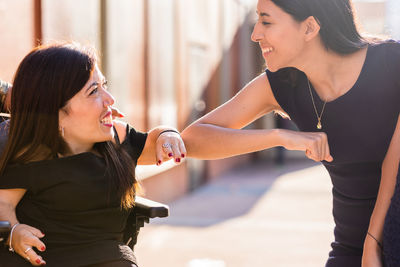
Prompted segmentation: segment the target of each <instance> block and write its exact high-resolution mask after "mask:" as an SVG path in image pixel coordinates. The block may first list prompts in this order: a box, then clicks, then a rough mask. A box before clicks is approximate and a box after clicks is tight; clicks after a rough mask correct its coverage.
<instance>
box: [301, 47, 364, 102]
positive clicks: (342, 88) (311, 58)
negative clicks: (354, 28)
mask: <svg viewBox="0 0 400 267" xmlns="http://www.w3.org/2000/svg"><path fill="white" fill-rule="evenodd" d="M366 52H367V48H364V49H361V50H359V51H357V52H354V53H352V54H348V55H340V54H337V53H334V52H331V51H327V50H326V49H325V47H323V46H322V45H319V46H318V47H315V46H314V47H310V49H308V51H306V52H305V53H304V57H303V64H301V65H298V66H297V67H296V68H298V69H299V70H301V71H303V72H304V73H305V74H306V75H307V77H308V79H309V81H310V83H311V84H312V85H313V87H314V89H315V91H316V92H317V94H318V96H319V97H320V98H321V100H323V101H327V102H329V101H333V100H335V99H336V98H338V97H340V96H341V95H343V94H345V93H346V92H347V91H349V90H350V89H351V88H352V87H353V85H354V84H355V82H356V81H357V79H358V77H359V75H360V73H361V70H362V67H363V65H364V61H365V57H366Z"/></svg>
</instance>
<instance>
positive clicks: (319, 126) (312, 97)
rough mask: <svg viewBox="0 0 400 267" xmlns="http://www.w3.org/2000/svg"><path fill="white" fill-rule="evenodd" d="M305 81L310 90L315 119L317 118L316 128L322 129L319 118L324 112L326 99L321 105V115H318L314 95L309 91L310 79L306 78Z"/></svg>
mask: <svg viewBox="0 0 400 267" xmlns="http://www.w3.org/2000/svg"><path fill="white" fill-rule="evenodd" d="M307 83H308V90H309V91H310V95H311V100H312V104H313V106H314V110H315V115H317V119H318V123H317V129H318V130H321V129H322V124H321V119H322V115H323V114H324V110H325V105H326V100H325V101H324V105H323V106H322V111H321V115H318V111H317V107H316V106H315V102H314V96H313V94H312V91H311V86H310V80H309V79H308V78H307Z"/></svg>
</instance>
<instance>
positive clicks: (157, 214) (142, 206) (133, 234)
mask: <svg viewBox="0 0 400 267" xmlns="http://www.w3.org/2000/svg"><path fill="white" fill-rule="evenodd" d="M168 216H169V207H168V206H167V205H165V204H162V203H159V202H156V201H152V200H150V199H147V198H143V197H136V199H135V207H134V208H133V209H132V211H131V213H130V215H129V217H128V221H127V224H126V227H125V229H124V232H123V242H124V243H125V244H126V245H128V246H129V247H130V248H131V249H132V250H134V247H135V245H136V243H137V237H138V235H139V231H140V228H142V227H143V226H144V225H145V223H149V222H150V219H153V218H164V217H168ZM10 230H11V225H10V223H9V222H8V221H0V244H1V243H4V242H5V241H6V240H7V238H8V236H9V234H10Z"/></svg>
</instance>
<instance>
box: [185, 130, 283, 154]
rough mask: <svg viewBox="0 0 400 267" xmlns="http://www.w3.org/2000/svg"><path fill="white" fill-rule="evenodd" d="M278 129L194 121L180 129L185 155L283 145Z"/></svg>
mask: <svg viewBox="0 0 400 267" xmlns="http://www.w3.org/2000/svg"><path fill="white" fill-rule="evenodd" d="M280 131H281V130H278V129H268V130H243V129H231V128H224V127H220V126H216V125H211V124H203V123H198V124H194V125H191V126H189V127H188V128H186V129H185V130H184V131H183V132H182V134H181V135H182V138H183V141H184V142H185V146H186V150H187V153H188V156H189V157H193V158H199V159H219V158H226V157H231V156H235V155H240V154H245V153H250V152H255V151H260V150H264V149H268V148H272V147H277V146H283V145H284V142H283V140H282V137H281V134H280Z"/></svg>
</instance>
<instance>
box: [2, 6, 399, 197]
mask: <svg viewBox="0 0 400 267" xmlns="http://www.w3.org/2000/svg"><path fill="white" fill-rule="evenodd" d="M256 3H257V1H256V0H118V1H116V0H85V1H80V0H18V1H15V0H0V33H1V42H0V78H1V79H4V80H9V81H12V77H13V74H14V72H15V70H16V68H17V65H18V63H19V62H20V61H21V59H22V58H23V56H24V55H25V54H26V53H27V52H28V51H29V50H30V49H31V48H32V47H34V46H35V45H37V44H39V43H42V42H48V41H51V40H58V39H63V40H65V39H66V40H75V41H79V42H82V43H89V44H94V45H95V46H96V47H97V48H98V50H99V51H100V53H101V57H102V62H101V65H102V66H101V67H102V70H103V72H104V74H105V75H106V77H107V79H108V80H109V83H110V90H111V92H112V94H113V95H114V96H115V98H116V106H118V107H119V108H120V109H121V110H122V111H123V112H124V113H125V114H126V115H127V116H126V119H127V121H128V122H129V123H130V124H132V125H133V126H134V127H135V128H137V129H139V130H142V131H146V130H149V129H151V128H152V127H154V126H157V125H160V124H167V125H172V126H175V127H177V128H178V129H179V130H183V128H184V127H185V126H186V125H188V124H189V123H190V122H192V121H194V120H195V119H197V118H199V117H200V116H201V115H203V114H205V113H206V112H207V111H210V110H212V109H213V108H215V107H217V106H218V105H219V104H221V103H223V102H225V101H226V100H228V99H229V98H230V97H231V96H233V95H234V94H235V93H236V92H237V91H238V90H239V89H240V88H241V87H242V86H243V85H245V84H246V83H247V82H249V81H250V80H251V79H252V78H253V77H254V76H255V75H257V74H258V73H260V72H261V71H262V69H263V68H262V66H263V62H262V59H261V58H260V53H259V50H258V45H257V44H254V43H252V42H251V41H250V34H251V31H252V26H253V24H254V22H255V5H256ZM354 4H355V7H356V9H357V10H358V11H359V19H360V23H361V24H362V25H363V26H364V28H365V30H367V31H369V32H372V33H374V34H376V33H378V34H390V33H393V34H394V36H398V35H400V27H399V26H400V24H399V23H397V20H398V18H397V16H396V14H399V13H398V12H397V11H396V10H398V8H399V3H398V0H387V1H383V0H368V1H361V0H358V1H355V3H354ZM389 29H390V30H389ZM397 31H399V32H397ZM256 124H258V125H257V126H259V127H260V126H262V127H273V126H274V122H273V119H272V118H271V117H267V118H264V119H261V120H259V121H257V122H256ZM263 155H265V153H264V154H263ZM268 156H270V155H269V154H268V153H267V157H268ZM252 158H253V155H245V156H240V157H234V158H231V159H226V160H218V161H199V160H193V159H186V160H185V162H184V163H183V164H181V165H179V166H175V165H174V164H173V163H166V164H163V165H162V166H161V167H156V166H148V167H147V166H146V167H139V168H138V176H139V178H140V179H141V180H142V184H143V186H144V188H145V190H146V192H147V196H148V197H150V198H153V199H156V200H159V201H170V200H172V199H174V198H176V197H178V196H180V195H182V194H184V193H186V192H188V191H190V190H192V189H193V188H195V187H197V186H198V185H199V184H201V183H203V182H205V181H207V180H209V179H213V177H216V176H217V175H218V174H219V173H221V172H223V171H225V170H226V169H228V168H231V167H232V166H236V165H238V164H241V163H245V162H247V161H249V160H251V159H252Z"/></svg>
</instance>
